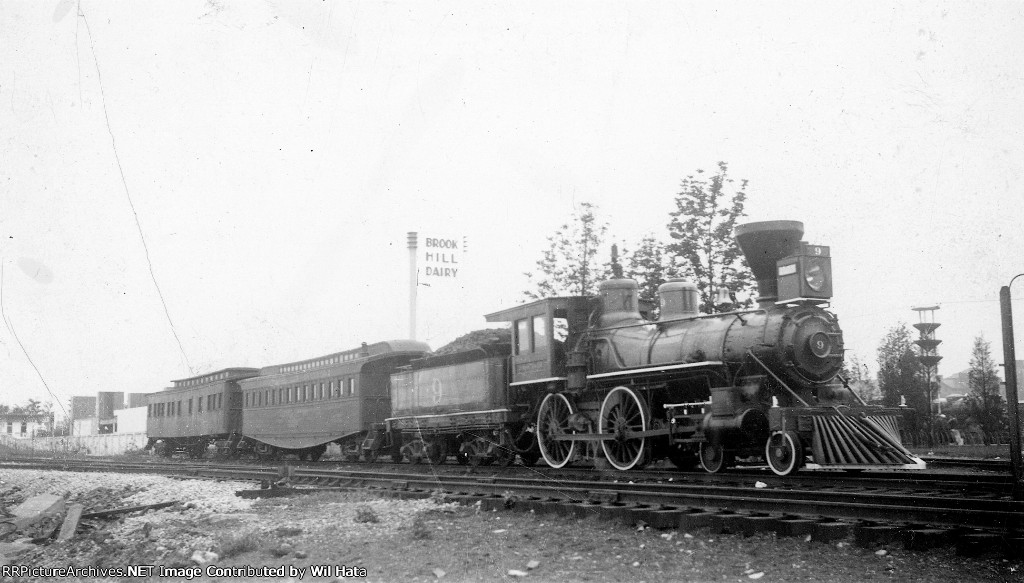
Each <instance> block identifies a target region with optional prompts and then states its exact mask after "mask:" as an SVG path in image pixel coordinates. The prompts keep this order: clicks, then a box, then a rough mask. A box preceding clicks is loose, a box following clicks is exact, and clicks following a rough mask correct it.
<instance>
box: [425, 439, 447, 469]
mask: <svg viewBox="0 0 1024 583" xmlns="http://www.w3.org/2000/svg"><path fill="white" fill-rule="evenodd" d="M426 449H427V461H428V462H430V463H431V464H433V465H435V466H438V465H441V464H443V463H444V461H445V460H446V459H447V458H448V450H447V448H445V446H444V442H443V441H431V442H430V443H428V444H427V448H426Z"/></svg>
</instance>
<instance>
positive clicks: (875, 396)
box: [841, 353, 882, 403]
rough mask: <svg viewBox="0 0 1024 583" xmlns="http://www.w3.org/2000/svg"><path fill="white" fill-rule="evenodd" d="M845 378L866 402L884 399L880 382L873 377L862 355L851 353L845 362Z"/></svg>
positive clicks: (843, 373) (851, 388)
mask: <svg viewBox="0 0 1024 583" xmlns="http://www.w3.org/2000/svg"><path fill="white" fill-rule="evenodd" d="M841 374H842V375H843V378H844V379H846V380H847V382H848V383H849V384H850V390H852V391H853V392H854V393H856V394H857V396H858V397H860V398H861V399H862V400H863V401H864V402H865V403H876V402H878V401H881V400H882V392H881V391H880V390H878V383H877V382H875V379H873V378H871V371H869V370H868V365H867V364H866V363H865V362H864V361H863V359H862V358H861V356H860V355H859V354H856V353H851V354H850V357H849V358H848V359H846V360H845V361H844V362H843V372H842V373H841Z"/></svg>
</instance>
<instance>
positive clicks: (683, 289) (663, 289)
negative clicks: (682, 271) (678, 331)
mask: <svg viewBox="0 0 1024 583" xmlns="http://www.w3.org/2000/svg"><path fill="white" fill-rule="evenodd" d="M658 299H659V300H660V302H661V319H662V320H667V319H669V318H683V317H687V316H696V315H698V314H699V313H700V292H699V291H697V285H696V284H695V283H693V282H692V281H690V280H688V279H670V280H668V281H666V282H665V283H663V284H661V285H659V286H658Z"/></svg>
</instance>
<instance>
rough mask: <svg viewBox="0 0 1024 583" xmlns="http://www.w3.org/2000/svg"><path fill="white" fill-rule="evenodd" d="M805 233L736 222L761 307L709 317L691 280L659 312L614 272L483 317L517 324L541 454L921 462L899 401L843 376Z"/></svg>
mask: <svg viewBox="0 0 1024 583" xmlns="http://www.w3.org/2000/svg"><path fill="white" fill-rule="evenodd" d="M802 235H803V225H802V223H800V222H797V221H769V222H761V223H750V224H747V225H741V226H738V227H737V228H736V237H737V242H738V243H739V245H740V248H741V250H742V251H743V253H744V255H745V256H746V259H747V262H748V264H749V265H750V267H751V270H752V271H753V273H754V275H755V277H756V279H757V283H758V292H759V297H758V298H757V302H758V306H757V308H755V309H750V310H740V311H733V312H727V313H719V314H701V313H699V312H698V310H697V305H698V293H697V289H696V287H695V286H694V285H693V284H690V283H688V282H685V281H670V282H668V283H666V284H663V285H662V286H661V287H660V289H659V295H660V303H661V314H660V318H659V319H658V320H656V321H653V320H649V319H647V318H646V317H645V315H644V314H642V313H641V311H640V306H639V305H638V299H637V284H636V282H634V281H633V280H629V279H613V280H609V281H605V282H602V283H601V284H600V286H599V290H600V294H599V297H598V298H596V299H593V300H590V299H587V298H578V297H573V298H551V299H547V300H541V301H540V302H535V303H534V304H528V305H527V306H523V307H520V308H518V309H513V310H506V311H505V312H499V313H497V314H492V315H491V316H488V319H489V320H491V321H511V322H513V339H514V345H515V346H514V354H513V356H512V357H511V361H512V382H511V385H512V386H530V387H535V388H537V389H539V390H540V391H541V395H542V397H541V398H540V403H539V406H538V415H537V427H536V433H537V439H538V443H539V449H540V453H541V455H542V456H543V458H544V460H545V461H546V462H547V463H548V464H550V465H551V466H553V467H556V468H557V467H562V466H564V465H566V464H567V463H569V462H570V461H572V460H573V459H574V458H577V457H581V456H582V457H592V458H594V459H595V460H597V461H598V462H599V463H603V462H600V460H601V459H602V458H603V459H605V460H607V463H608V464H610V465H611V466H612V467H614V468H616V469H619V470H629V469H632V468H637V467H642V466H643V465H645V464H646V463H648V462H649V461H651V460H653V459H659V458H668V459H669V460H671V461H672V462H673V463H675V464H676V465H677V466H680V467H691V466H694V465H696V463H697V462H698V461H699V462H700V464H701V465H702V466H703V467H704V469H705V470H707V471H709V472H718V471H720V470H722V469H723V468H726V467H728V466H730V465H731V464H733V463H734V461H735V460H736V458H737V457H747V458H749V457H754V456H756V457H759V458H760V457H763V458H764V459H765V460H766V461H767V463H768V465H769V466H770V467H771V469H772V470H773V471H774V472H775V473H777V474H779V475H786V474H789V473H791V472H793V471H796V470H797V469H799V468H800V467H801V466H803V465H805V464H807V465H808V467H829V468H840V469H850V470H860V469H866V468H880V467H903V468H922V467H924V464H923V462H922V461H921V460H920V459H919V458H916V457H915V456H913V455H912V454H911V453H910V452H909V451H907V450H906V449H905V448H904V447H903V446H902V444H901V441H900V434H899V428H900V423H901V418H902V412H901V410H900V409H898V408H882V407H877V406H869V405H867V404H865V403H864V402H862V401H860V399H859V398H858V397H857V396H856V394H854V393H853V392H852V391H851V390H850V389H849V387H848V386H847V385H846V383H845V381H844V380H843V379H842V378H841V377H840V376H839V372H840V370H841V368H842V363H843V336H842V330H841V328H840V326H839V323H838V320H837V318H836V317H835V316H834V315H833V314H832V313H831V312H829V311H828V310H827V309H825V306H826V305H827V303H828V300H829V298H830V297H831V295H832V286H831V283H832V282H831V259H830V255H829V248H828V247H825V246H821V245H811V244H808V243H806V242H802V241H801V240H800V239H801V237H802ZM808 460H810V463H809V464H808V463H807V461H808ZM811 464H813V466H812V465H811Z"/></svg>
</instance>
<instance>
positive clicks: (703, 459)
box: [700, 441, 735, 474]
mask: <svg viewBox="0 0 1024 583" xmlns="http://www.w3.org/2000/svg"><path fill="white" fill-rule="evenodd" d="M734 461H735V456H734V455H733V453H732V452H729V451H726V450H725V448H724V447H722V446H721V445H714V444H712V443H710V442H707V441H705V442H704V443H702V444H700V465H702V466H704V469H705V470H706V471H707V472H708V473H711V474H717V473H718V472H720V471H722V470H724V469H725V468H727V467H729V466H731V465H732V464H733V462H734Z"/></svg>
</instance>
